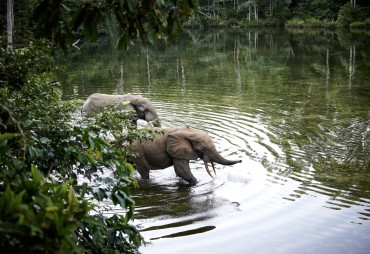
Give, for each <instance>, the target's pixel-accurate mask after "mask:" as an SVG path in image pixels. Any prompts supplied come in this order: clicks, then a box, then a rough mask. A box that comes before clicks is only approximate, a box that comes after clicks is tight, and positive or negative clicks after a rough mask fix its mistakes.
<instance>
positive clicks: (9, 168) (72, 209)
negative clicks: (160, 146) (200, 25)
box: [0, 48, 152, 253]
mask: <svg viewBox="0 0 370 254" xmlns="http://www.w3.org/2000/svg"><path fill="white" fill-rule="evenodd" d="M29 51H31V48H27V49H17V50H15V52H14V53H10V54H11V55H6V54H8V53H6V52H5V51H3V52H4V55H1V57H3V58H6V59H7V60H8V64H7V66H6V68H8V69H7V70H9V71H11V70H12V69H11V66H12V67H13V68H18V66H21V67H23V66H28V65H30V64H29V62H31V59H35V57H36V56H33V55H32V54H29V55H27V54H23V53H22V52H29ZM30 58H31V59H30ZM37 59H38V60H37ZM37 59H36V60H34V61H33V65H34V66H31V65H30V69H31V70H43V67H42V65H43V63H42V61H41V62H40V60H41V59H44V58H43V57H42V56H41V53H40V55H39V57H38V58H37ZM38 63H40V65H39V64H38ZM37 72H38V71H36V72H34V73H29V72H27V71H25V72H24V75H22V76H20V78H21V80H20V81H19V84H21V85H19V86H17V87H16V89H15V88H14V87H13V86H12V85H11V84H12V83H11V82H10V81H9V80H10V78H9V79H7V80H1V82H3V83H2V84H4V86H2V88H0V101H1V104H0V239H1V240H0V248H1V249H2V251H5V252H10V251H14V252H17V253H18V252H27V251H28V250H29V251H30V252H45V253H50V252H53V253H58V252H63V253H82V252H94V253H107V252H108V253H109V252H115V251H119V252H123V253H134V252H136V250H137V248H138V247H139V246H140V245H141V244H142V243H143V239H142V237H141V236H140V234H139V232H138V231H137V230H136V228H135V227H134V226H131V225H129V222H130V221H131V220H132V218H133V214H134V205H135V202H134V201H133V200H132V198H131V197H130V193H129V189H130V188H131V187H130V186H132V185H134V186H136V181H135V179H134V177H133V173H134V168H133V166H132V165H131V164H130V163H128V162H127V161H128V159H129V157H130V156H134V154H133V153H132V152H131V150H130V149H129V148H128V146H125V145H124V144H128V143H129V142H131V141H133V140H136V139H150V138H152V134H151V133H150V132H148V131H145V130H137V129H136V127H135V126H133V125H132V124H131V122H129V121H127V120H123V119H126V118H127V114H128V113H127V112H123V111H115V112H114V113H109V112H104V113H102V114H99V115H97V117H96V118H92V119H89V120H85V119H83V118H81V116H80V115H79V113H77V112H78V107H81V105H80V104H79V103H76V102H68V101H62V100H61V93H60V89H59V83H58V82H55V81H53V79H52V76H51V75H50V74H37ZM107 122H109V125H107V124H106V123H107ZM108 137H114V138H113V139H111V138H108ZM106 171H111V172H114V174H113V175H112V176H108V177H106V176H104V177H103V176H102V173H103V172H106ZM79 179H85V180H84V181H83V182H81V181H80V180H79ZM102 182H104V184H102ZM103 200H104V202H105V203H106V202H109V203H111V204H112V205H118V206H120V207H122V210H123V211H124V214H123V215H114V216H112V217H107V216H105V215H104V214H103V213H102V210H101V209H99V202H101V201H103Z"/></svg>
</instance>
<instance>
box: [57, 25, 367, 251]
mask: <svg viewBox="0 0 370 254" xmlns="http://www.w3.org/2000/svg"><path fill="white" fill-rule="evenodd" d="M369 45H370V35H369V34H366V33H363V32H357V33H350V32H348V31H324V30H279V29H273V30H261V29H258V30H229V31H185V32H184V34H183V36H182V38H181V39H180V41H179V42H178V43H176V44H173V45H172V46H171V47H169V48H166V47H164V45H163V44H161V43H158V44H156V45H154V46H142V45H137V46H133V47H131V49H130V51H128V52H118V51H116V50H114V47H112V46H111V43H110V42H109V40H103V41H100V42H99V43H96V44H90V45H83V46H81V50H80V51H78V52H77V51H75V52H72V53H71V55H70V56H69V58H68V62H67V64H66V67H65V69H64V70H62V71H61V73H60V80H61V81H62V82H63V96H64V98H65V99H71V98H74V99H76V98H78V99H85V98H86V97H87V96H88V95H89V94H91V93H93V92H101V93H114V94H121V93H128V92H131V93H135V94H140V95H142V96H144V97H147V98H149V99H150V100H151V101H152V102H153V104H154V105H155V107H156V109H157V111H158V114H159V116H160V119H161V122H162V125H163V126H179V125H185V124H186V125H188V126H191V127H195V128H199V129H202V130H205V131H207V132H208V133H209V135H210V136H211V137H212V138H213V140H214V142H215V145H216V148H217V149H218V150H219V151H220V153H221V154H222V155H223V156H225V157H227V158H229V159H241V160H243V162H242V163H241V164H236V165H233V166H221V165H216V171H217V177H216V178H215V179H212V178H211V177H209V176H208V174H207V173H206V171H205V169H204V165H203V163H202V162H201V161H195V162H191V164H190V166H191V169H192V172H193V175H194V176H195V177H196V178H197V179H198V181H199V182H198V184H197V185H196V186H193V187H187V186H186V185H185V184H184V183H183V182H182V181H181V180H180V179H179V178H177V177H176V175H175V173H174V170H173V168H168V169H165V170H158V171H151V180H150V181H149V182H146V181H142V180H140V178H139V176H138V180H139V184H140V188H139V189H135V190H133V193H132V195H133V197H134V199H135V201H136V217H135V221H134V222H133V223H134V224H135V225H137V227H138V228H139V229H140V230H141V232H142V235H143V236H144V237H145V239H146V240H147V241H148V242H149V244H148V245H147V246H146V247H142V248H140V251H141V252H142V253H144V254H149V253H160V254H165V253H177V254H181V253H191V252H193V253H194V252H196V253H284V254H286V253H326V254H328V253H355V254H359V253H370V61H369V59H370V47H369ZM114 211H117V212H120V211H119V210H114Z"/></svg>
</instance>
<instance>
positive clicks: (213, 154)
mask: <svg viewBox="0 0 370 254" xmlns="http://www.w3.org/2000/svg"><path fill="white" fill-rule="evenodd" d="M203 160H204V165H205V167H206V170H207V173H208V175H210V177H212V178H213V176H212V174H211V172H210V171H209V168H208V162H211V164H212V168H213V172H215V175H216V170H215V165H214V162H216V163H218V164H221V165H227V166H228V165H234V164H236V163H240V162H242V161H241V160H228V159H225V158H224V157H222V156H221V154H220V153H219V152H217V150H216V148H214V147H213V148H212V149H211V150H210V152H209V153H208V154H207V155H204V156H203Z"/></svg>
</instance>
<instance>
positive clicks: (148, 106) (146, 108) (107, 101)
mask: <svg viewBox="0 0 370 254" xmlns="http://www.w3.org/2000/svg"><path fill="white" fill-rule="evenodd" d="M115 104H118V105H120V106H121V105H122V107H124V108H125V109H127V110H131V109H134V110H135V115H134V117H133V119H132V120H133V121H134V123H135V124H136V122H137V120H138V119H143V120H145V121H147V122H150V121H153V125H154V127H160V126H161V124H160V122H159V119H158V114H157V112H156V110H155V108H154V106H153V104H152V103H151V102H150V101H149V100H148V99H147V98H144V97H141V96H140V95H133V94H131V93H128V94H123V95H112V94H103V93H93V94H91V95H90V96H89V97H88V98H87V100H86V101H85V103H84V105H83V107H82V112H84V113H85V114H86V115H87V116H93V115H94V114H95V113H100V112H101V111H102V110H103V109H104V107H105V106H110V105H115Z"/></svg>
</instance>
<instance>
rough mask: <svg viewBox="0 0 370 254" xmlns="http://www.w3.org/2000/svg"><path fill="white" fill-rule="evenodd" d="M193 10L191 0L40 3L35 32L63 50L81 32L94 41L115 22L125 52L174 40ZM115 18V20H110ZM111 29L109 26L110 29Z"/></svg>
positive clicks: (57, 0)
mask: <svg viewBox="0 0 370 254" xmlns="http://www.w3.org/2000/svg"><path fill="white" fill-rule="evenodd" d="M195 10H196V2H195V1H194V0H181V1H172V0H162V1H154V0H151V1H133V0H127V1H119V0H108V1H84V2H82V3H79V4H78V5H76V4H75V3H74V2H69V1H63V0H43V1H41V3H40V4H39V5H38V7H37V8H36V12H35V19H36V23H37V31H38V32H39V35H40V36H42V37H47V38H50V35H51V39H52V41H54V42H55V43H56V44H57V45H59V46H61V47H62V48H63V49H64V50H67V48H68V47H69V46H70V45H71V44H72V43H73V42H74V41H75V40H77V38H78V37H79V35H80V31H81V30H82V32H83V35H84V37H85V38H88V39H91V40H93V41H95V40H96V39H97V38H98V31H99V25H100V24H101V23H103V21H107V20H108V21H110V22H112V21H113V22H116V23H117V24H118V26H117V31H116V36H117V40H116V45H117V48H119V49H127V47H128V46H130V45H131V44H133V43H135V41H136V40H137V39H141V40H142V41H145V42H147V41H149V42H153V41H154V40H157V39H165V40H166V41H167V39H168V38H169V37H170V36H174V37H176V36H177V35H178V34H179V32H180V23H181V21H182V20H183V19H184V18H186V17H188V16H190V15H192V14H193V11H195ZM112 16H114V17H115V19H112V18H110V17H112ZM110 27H111V26H110Z"/></svg>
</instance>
